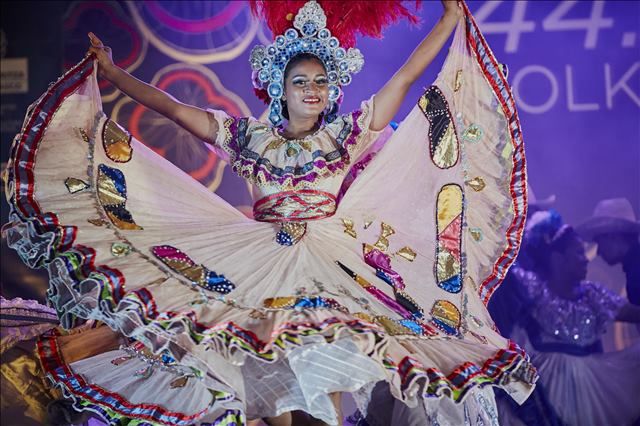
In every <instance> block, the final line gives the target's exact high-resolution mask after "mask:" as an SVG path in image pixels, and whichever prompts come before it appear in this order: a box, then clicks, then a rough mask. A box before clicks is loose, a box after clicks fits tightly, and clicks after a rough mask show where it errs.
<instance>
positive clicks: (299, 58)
mask: <svg viewBox="0 0 640 426" xmlns="http://www.w3.org/2000/svg"><path fill="white" fill-rule="evenodd" d="M303 61H316V62H318V63H319V64H320V65H322V68H324V71H325V72H326V71H327V69H326V68H325V67H324V63H323V62H322V60H321V59H320V58H318V57H317V56H316V55H314V54H312V53H306V52H305V53H300V54H298V55H296V56H294V57H293V58H291V59H290V60H289V62H288V63H287V66H286V67H285V68H284V79H283V81H287V76H288V75H289V72H291V69H292V68H293V67H295V66H296V65H298V64H299V63H300V62H303ZM282 116H283V117H284V118H286V119H287V120H288V119H289V110H288V109H287V101H282Z"/></svg>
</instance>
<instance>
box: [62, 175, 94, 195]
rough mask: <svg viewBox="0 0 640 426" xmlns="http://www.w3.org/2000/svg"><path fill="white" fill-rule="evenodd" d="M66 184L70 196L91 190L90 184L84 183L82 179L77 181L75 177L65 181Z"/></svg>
mask: <svg viewBox="0 0 640 426" xmlns="http://www.w3.org/2000/svg"><path fill="white" fill-rule="evenodd" d="M64 184H65V186H66V187H67V191H69V194H75V193H77V192H80V191H84V190H85V189H87V188H89V184H88V183H86V182H85V181H83V180H82V179H77V178H73V177H68V178H66V179H65V180H64Z"/></svg>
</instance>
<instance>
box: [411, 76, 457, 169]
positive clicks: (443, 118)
mask: <svg viewBox="0 0 640 426" xmlns="http://www.w3.org/2000/svg"><path fill="white" fill-rule="evenodd" d="M418 105H419V106H420V109H421V110H422V112H423V113H424V115H425V117H427V120H429V123H430V126H429V153H430V154H431V159H432V160H433V163H434V164H435V165H436V166H438V167H439V168H441V169H448V168H450V167H453V166H455V165H456V164H457V163H458V157H459V153H460V142H459V141H458V136H457V135H456V129H455V126H454V125H453V119H452V117H451V111H450V110H449V104H448V103H447V100H446V99H445V97H444V95H443V94H442V92H441V91H440V89H439V88H438V87H437V86H431V87H429V88H428V89H427V91H426V92H425V93H424V94H423V95H422V97H420V100H419V101H418Z"/></svg>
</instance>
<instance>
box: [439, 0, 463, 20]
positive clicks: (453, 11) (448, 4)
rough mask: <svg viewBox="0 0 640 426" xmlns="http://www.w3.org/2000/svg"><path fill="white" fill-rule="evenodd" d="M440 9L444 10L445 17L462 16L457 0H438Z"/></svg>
mask: <svg viewBox="0 0 640 426" xmlns="http://www.w3.org/2000/svg"><path fill="white" fill-rule="evenodd" d="M440 1H441V2H442V7H443V8H444V13H445V15H453V16H456V17H458V18H459V17H460V16H461V15H462V8H461V7H460V5H459V4H458V0H440Z"/></svg>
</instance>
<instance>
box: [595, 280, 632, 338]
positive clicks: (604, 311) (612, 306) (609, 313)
mask: <svg viewBox="0 0 640 426" xmlns="http://www.w3.org/2000/svg"><path fill="white" fill-rule="evenodd" d="M588 284H589V287H590V292H589V299H590V302H591V304H592V306H593V307H594V312H597V317H598V318H597V320H598V323H599V324H602V326H603V327H604V326H605V325H606V324H607V323H608V322H610V321H613V320H614V319H615V317H616V316H617V315H618V312H619V311H620V309H621V308H622V307H623V306H624V305H625V303H626V302H625V300H624V299H623V298H622V297H621V296H619V295H617V294H615V293H614V292H612V291H611V290H609V289H607V288H606V287H604V286H603V285H601V284H597V283H591V282H590V283H588Z"/></svg>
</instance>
